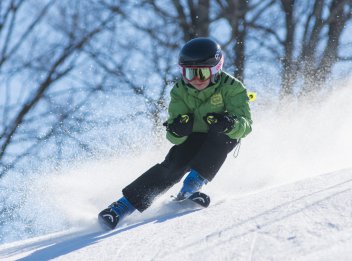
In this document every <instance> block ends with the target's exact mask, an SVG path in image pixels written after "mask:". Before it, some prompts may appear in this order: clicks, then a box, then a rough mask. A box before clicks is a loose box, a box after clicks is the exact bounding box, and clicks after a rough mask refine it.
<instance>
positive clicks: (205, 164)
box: [122, 132, 238, 212]
mask: <svg viewBox="0 0 352 261" xmlns="http://www.w3.org/2000/svg"><path fill="white" fill-rule="evenodd" d="M237 144H238V141H237V140H234V139H230V138H229V137H228V136H227V135H225V134H219V133H198V132H196V133H192V134H191V135H190V136H189V137H188V138H187V140H186V141H185V142H184V143H182V144H180V145H175V146H173V147H172V148H171V149H170V151H169V153H168V154H167V155H166V158H165V160H164V161H163V162H162V163H160V164H156V165H155V166H153V167H151V168H150V169H149V170H148V171H146V172H145V173H144V174H142V175H141V176H140V177H139V178H137V179H136V180H135V181H133V182H132V183H131V184H130V185H128V186H127V187H125V188H124V189H123V190H122V193H123V195H124V196H125V197H126V198H127V199H128V201H129V202H131V204H132V205H133V206H134V207H135V208H136V209H137V210H139V211H140V212H142V211H144V210H145V209H147V208H148V207H149V206H150V205H151V203H152V202H153V200H154V198H155V197H157V196H158V195H160V194H161V193H163V192H165V191H166V190H168V189H169V188H170V187H172V186H173V185H175V184H176V183H178V182H179V181H180V180H181V179H182V177H183V176H184V175H185V173H186V172H187V171H189V170H190V169H194V170H196V171H197V172H198V173H199V174H200V175H201V176H202V177H203V178H205V179H207V180H208V181H211V180H212V179H213V178H214V176H215V175H216V173H217V172H218V171H219V169H220V167H221V166H222V164H223V163H224V161H225V159H226V156H227V154H228V153H229V152H230V151H231V150H233V148H234V147H235V146H236V145H237Z"/></svg>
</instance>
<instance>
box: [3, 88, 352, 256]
mask: <svg viewBox="0 0 352 261" xmlns="http://www.w3.org/2000/svg"><path fill="white" fill-rule="evenodd" d="M338 86H339V88H338V91H334V92H332V94H331V95H329V96H327V97H320V96H319V97H311V98H310V99H309V100H307V101H306V102H305V103H299V104H295V103H285V104H286V105H285V106H283V107H281V110H280V111H278V110H275V109H271V108H270V107H267V106H264V105H263V100H264V99H263V100H261V96H260V95H259V96H258V98H257V101H256V103H255V104H254V105H253V118H254V125H253V132H252V133H251V134H250V135H249V136H248V137H246V138H245V139H243V141H242V146H241V149H240V153H239V156H238V157H237V158H234V157H233V156H232V154H230V155H229V157H228V159H227V160H226V162H225V164H224V166H223V167H222V168H221V170H220V171H219V173H218V174H217V177H216V178H215V179H214V180H213V181H212V182H211V183H209V184H208V185H207V186H206V187H205V189H204V192H205V193H207V194H209V195H210V196H211V198H212V203H211V205H210V207H209V208H208V209H203V210H199V209H194V208H191V207H190V208H189V207H188V206H187V207H182V206H179V205H177V204H176V205H175V204H171V203H170V199H169V197H170V195H171V194H175V193H177V191H178V190H179V189H180V186H181V184H178V185H176V186H175V187H173V188H172V189H171V190H170V191H168V192H167V193H166V194H164V195H162V196H161V197H160V198H158V199H157V200H156V202H155V203H154V204H153V205H152V207H151V208H150V209H148V210H147V211H146V212H144V213H142V214H140V213H134V214H133V215H132V216H130V217H129V218H128V219H126V220H125V221H124V222H123V223H122V224H121V226H120V227H119V228H118V229H117V230H115V231H112V232H109V233H106V232H103V231H100V230H99V228H98V226H97V224H96V221H97V214H98V213H99V211H100V210H102V209H103V208H105V207H106V206H107V205H108V204H110V203H111V202H112V201H114V200H116V199H118V198H119V197H120V196H121V189H122V188H123V187H124V186H126V185H128V184H129V183H130V182H131V181H133V180H134V179H135V178H137V177H138V176H139V175H140V174H141V173H143V172H144V171H145V170H147V169H148V168H150V167H151V166H152V165H154V164H155V163H157V162H160V161H162V160H163V158H164V156H165V154H166V153H167V152H168V150H169V149H170V147H171V144H169V143H168V142H167V141H165V142H164V143H162V144H160V143H159V144H157V145H153V144H150V146H145V148H144V149H143V150H141V151H139V152H138V151H137V152H133V153H130V154H126V155H124V156H123V157H112V158H106V159H97V160H95V161H93V160H90V161H89V162H80V163H77V164H76V166H69V167H67V168H66V169H61V170H60V171H57V172H55V173H52V172H50V171H45V170H43V173H35V174H34V175H32V176H23V175H21V174H18V175H8V176H5V177H4V178H3V179H1V180H0V203H1V204H3V206H8V209H9V210H10V211H9V212H8V213H9V214H7V212H4V213H0V214H1V215H0V217H1V219H0V244H1V245H0V259H5V260H17V259H21V258H22V260H47V259H52V258H58V259H63V260H180V259H181V258H182V259H184V260H201V259H204V260H287V259H292V260H297V259H300V260H305V259H306V260H351V256H352V253H351V249H352V241H351V237H352V224H351V223H352V195H351V188H352V182H351V179H352V160H351V148H352V134H351V133H352V117H351V115H352V103H351V101H350V100H349V99H350V97H352V88H351V87H352V84H350V83H346V82H343V83H340V84H339V85H338ZM133 128H134V129H135V128H136V126H135V125H134V126H133ZM116 131H118V130H116ZM116 131H115V132H114V133H112V134H111V135H116ZM131 132H132V131H131ZM109 135H110V134H108V133H107V137H106V138H109ZM14 203H16V204H15V205H16V208H11V206H13V205H14Z"/></svg>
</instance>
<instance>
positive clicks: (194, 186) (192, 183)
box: [176, 169, 208, 201]
mask: <svg viewBox="0 0 352 261" xmlns="http://www.w3.org/2000/svg"><path fill="white" fill-rule="evenodd" d="M207 183H208V180H206V179H205V178H203V177H202V176H200V175H199V173H198V172H197V171H195V170H194V169H192V170H191V171H190V172H189V173H188V175H187V177H186V178H185V180H184V181H183V186H182V188H181V191H180V192H179V193H178V195H177V197H176V200H177V201H180V200H184V199H186V198H189V197H190V196H192V195H193V194H194V193H196V192H198V191H199V190H200V189H201V188H202V187H203V185H205V184H207Z"/></svg>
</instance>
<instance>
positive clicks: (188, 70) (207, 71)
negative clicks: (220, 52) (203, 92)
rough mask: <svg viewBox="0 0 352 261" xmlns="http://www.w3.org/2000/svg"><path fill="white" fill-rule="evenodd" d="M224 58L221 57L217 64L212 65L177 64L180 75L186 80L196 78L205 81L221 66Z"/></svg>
mask: <svg viewBox="0 0 352 261" xmlns="http://www.w3.org/2000/svg"><path fill="white" fill-rule="evenodd" d="M223 62H224V58H223V57H221V59H220V61H219V62H218V64H217V65H215V66H213V67H207V66H179V67H180V71H181V73H182V76H183V77H184V78H185V79H186V80H187V81H193V80H194V79H195V78H197V79H198V80H200V81H206V80H208V79H210V77H211V76H213V75H215V74H216V73H217V72H219V71H220V70H221V68H222V65H223Z"/></svg>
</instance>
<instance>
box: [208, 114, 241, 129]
mask: <svg viewBox="0 0 352 261" xmlns="http://www.w3.org/2000/svg"><path fill="white" fill-rule="evenodd" d="M203 119H204V121H205V122H206V123H207V124H208V126H209V131H210V132H217V133H228V132H230V131H231V130H232V129H233V128H234V127H235V118H234V117H233V116H231V115H230V114H228V113H225V114H221V113H208V114H207V115H206V116H205V117H204V118H203Z"/></svg>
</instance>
